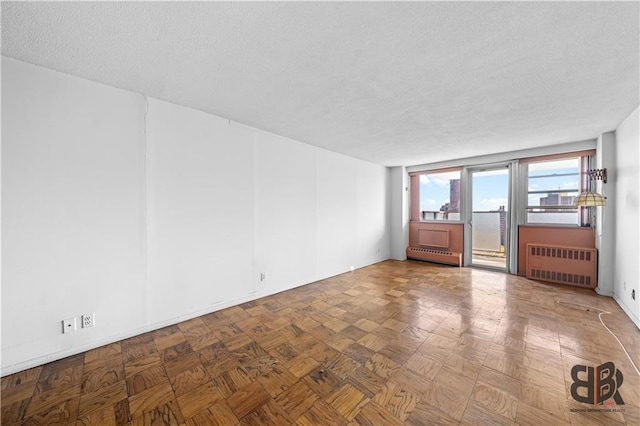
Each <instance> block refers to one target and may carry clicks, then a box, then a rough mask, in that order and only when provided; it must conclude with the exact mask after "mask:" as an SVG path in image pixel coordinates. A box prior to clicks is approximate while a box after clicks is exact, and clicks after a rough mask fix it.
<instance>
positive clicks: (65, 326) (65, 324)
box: [62, 317, 76, 333]
mask: <svg viewBox="0 0 640 426" xmlns="http://www.w3.org/2000/svg"><path fill="white" fill-rule="evenodd" d="M72 331H76V318H75V317H73V318H67V319H63V320H62V333H71V332H72Z"/></svg>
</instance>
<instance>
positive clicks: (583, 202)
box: [574, 192, 607, 207]
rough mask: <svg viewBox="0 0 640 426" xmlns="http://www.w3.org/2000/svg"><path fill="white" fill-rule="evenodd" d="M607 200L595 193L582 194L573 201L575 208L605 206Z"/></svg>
mask: <svg viewBox="0 0 640 426" xmlns="http://www.w3.org/2000/svg"><path fill="white" fill-rule="evenodd" d="M606 204H607V200H606V199H605V198H604V197H603V196H602V195H600V194H598V193H597V192H583V193H582V194H580V195H578V197H577V198H576V200H575V201H574V206H576V207H589V206H605V205H606Z"/></svg>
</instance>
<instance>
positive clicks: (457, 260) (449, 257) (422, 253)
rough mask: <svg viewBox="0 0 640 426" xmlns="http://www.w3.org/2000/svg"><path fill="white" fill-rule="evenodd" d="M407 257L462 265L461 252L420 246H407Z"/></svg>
mask: <svg viewBox="0 0 640 426" xmlns="http://www.w3.org/2000/svg"><path fill="white" fill-rule="evenodd" d="M407 258H409V259H417V260H426V261H427V262H435V263H444V264H447V265H455V266H462V253H456V252H451V251H443V250H433V249H427V248H420V247H407Z"/></svg>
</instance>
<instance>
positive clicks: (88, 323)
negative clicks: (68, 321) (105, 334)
mask: <svg viewBox="0 0 640 426" xmlns="http://www.w3.org/2000/svg"><path fill="white" fill-rule="evenodd" d="M94 325H96V314H84V315H82V328H87V327H93V326H94Z"/></svg>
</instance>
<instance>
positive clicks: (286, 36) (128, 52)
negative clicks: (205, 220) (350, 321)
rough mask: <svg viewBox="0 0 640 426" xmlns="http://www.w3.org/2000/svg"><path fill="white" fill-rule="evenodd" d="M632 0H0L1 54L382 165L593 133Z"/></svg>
mask: <svg viewBox="0 0 640 426" xmlns="http://www.w3.org/2000/svg"><path fill="white" fill-rule="evenodd" d="M639 37H640V34H639V3H638V2H635V1H634V2H624V3H623V2H579V3H578V2H539V3H529V2H527V3H519V2H509V3H507V2H487V3H484V2H483V3H480V2H470V3H467V2H464V3H462V2H410V3H409V2H391V3H387V2H372V3H369V2H348V3H347V2H326V3H305V2H284V3H275V2H263V3H253V2H252V3H245V2H224V3H222V2H215V3H211V2H204V3H203V2H198V3H195V2H176V3H169V2H133V3H130V2H79V3H78V2H18V3H11V2H4V1H3V2H2V54H3V55H5V56H8V57H11V58H15V59H18V60H22V61H25V62H29V63H33V64H36V65H40V66H43V67H46V68H50V69H53V70H57V71H61V72H64V73H68V74H72V75H77V76H80V77H83V78H87V79H89V80H93V81H97V82H101V83H105V84H108V85H111V86H114V87H119V88H122V89H126V90H130V91H133V92H137V93H141V94H144V95H147V96H150V97H154V98H158V99H163V100H166V101H170V102H173V103H176V104H180V105H184V106H188V107H191V108H195V109H198V110H202V111H205V112H209V113H212V114H215V115H218V116H221V117H225V118H229V119H231V120H233V121H236V122H239V123H243V124H246V125H249V126H252V127H256V128H259V129H263V130H267V131H269V132H273V133H276V134H279V135H282V136H287V137H290V138H293V139H296V140H299V141H302V142H305V143H308V144H312V145H316V146H319V147H323V148H326V149H329V150H332V151H336V152H341V153H344V154H347V155H350V156H352V157H356V158H361V159H364V160H369V161H372V162H375V163H378V164H383V165H387V166H395V165H412V164H420V163H430V162H436V161H444V160H449V159H453V158H464V157H471V156H476V155H483V154H491V153H498V152H504V151H510V150H518V149H526V148H533V147H540V146H544V145H551V144H556V143H562V142H570V141H577V140H582V139H590V138H595V137H597V136H598V135H599V134H600V133H602V132H606V131H609V130H613V129H615V128H616V127H617V125H618V124H620V122H621V121H622V120H623V119H624V118H625V117H627V116H628V115H629V113H631V111H633V109H634V108H636V107H637V106H638V104H639V84H638V79H639V65H638V62H639V59H638V58H639Z"/></svg>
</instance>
